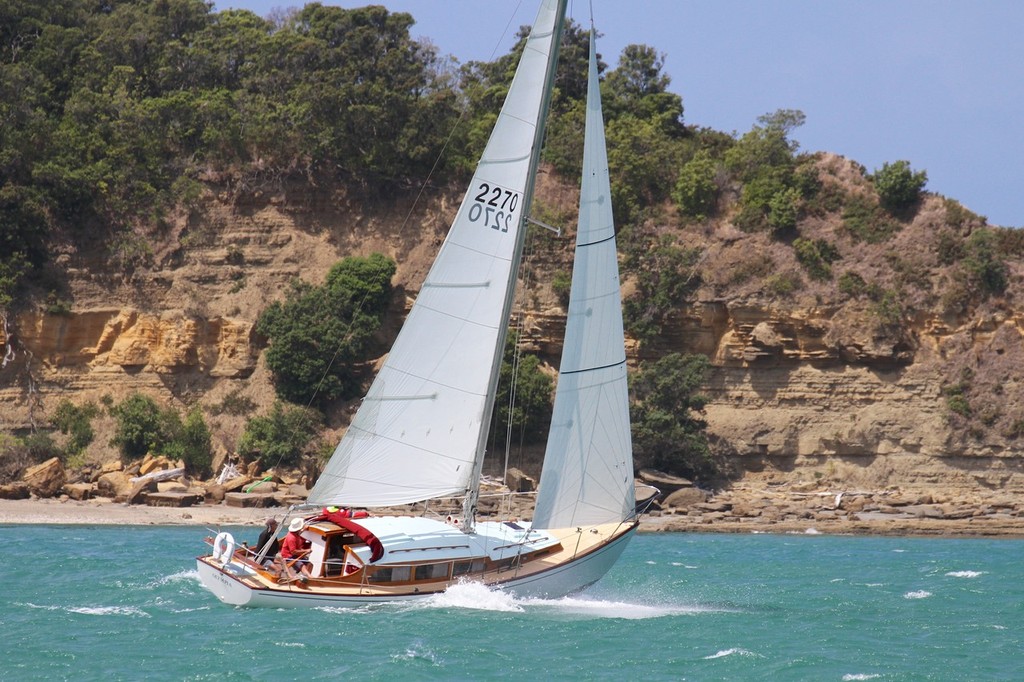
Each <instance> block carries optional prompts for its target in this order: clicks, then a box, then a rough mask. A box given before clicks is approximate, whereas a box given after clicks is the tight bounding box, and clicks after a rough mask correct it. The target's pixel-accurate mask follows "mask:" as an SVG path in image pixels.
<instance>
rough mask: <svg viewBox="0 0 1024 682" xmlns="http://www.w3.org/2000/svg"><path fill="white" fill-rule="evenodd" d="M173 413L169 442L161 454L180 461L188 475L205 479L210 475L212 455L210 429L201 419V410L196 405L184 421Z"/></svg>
mask: <svg viewBox="0 0 1024 682" xmlns="http://www.w3.org/2000/svg"><path fill="white" fill-rule="evenodd" d="M177 416H178V415H177V412H174V413H173V417H174V419H173V420H171V423H173V422H175V421H176V422H177V423H176V424H174V428H173V434H171V440H170V442H169V443H167V444H166V445H165V446H164V447H163V454H164V455H166V456H167V457H170V458H171V459H174V460H181V461H182V462H183V463H184V464H185V470H186V471H188V472H189V473H190V474H194V475H196V476H200V477H205V476H208V475H210V464H211V462H212V460H213V454H212V452H211V450H210V429H209V428H208V427H207V426H206V420H205V419H203V411H202V409H201V408H200V407H199V406H198V405H196V406H195V407H193V408H192V409H191V410H189V413H188V414H187V415H185V419H184V421H180V420H178V419H177Z"/></svg>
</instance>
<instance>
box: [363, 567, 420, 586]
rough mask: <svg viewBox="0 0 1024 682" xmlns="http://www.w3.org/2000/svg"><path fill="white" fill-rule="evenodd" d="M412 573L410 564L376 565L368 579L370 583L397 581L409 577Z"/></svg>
mask: <svg viewBox="0 0 1024 682" xmlns="http://www.w3.org/2000/svg"><path fill="white" fill-rule="evenodd" d="M411 575H412V568H411V567H410V566H394V567H391V566H388V567H383V566H382V567H378V568H375V569H374V570H373V573H371V574H370V576H369V578H368V580H369V581H370V582H371V583H398V582H403V581H406V580H408V579H409V577H410V576H411Z"/></svg>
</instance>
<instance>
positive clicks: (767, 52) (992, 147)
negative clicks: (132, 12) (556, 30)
mask: <svg viewBox="0 0 1024 682" xmlns="http://www.w3.org/2000/svg"><path fill="white" fill-rule="evenodd" d="M215 1H216V6H215V9H217V10H222V9H228V8H232V7H234V8H245V9H250V10H252V11H254V12H255V13H257V14H259V15H261V16H266V15H267V14H269V13H270V11H271V10H272V9H274V8H288V7H295V6H302V5H303V4H305V3H304V2H303V1H302V0H298V1H294V0H293V1H289V0H215ZM323 4H326V5H339V6H342V7H358V6H362V5H365V4H370V3H366V2H350V1H342V0H325V1H324V2H323ZM377 4H383V5H385V6H386V7H388V9H390V10H391V11H396V12H397V11H402V12H409V13H410V14H411V15H412V16H413V17H414V18H415V19H416V25H415V26H413V29H412V33H413V37H414V38H429V39H430V41H431V42H433V43H434V44H435V45H436V46H437V47H438V48H439V50H440V52H441V53H442V54H450V55H452V56H454V57H455V58H457V59H458V60H459V61H460V62H466V61H469V60H474V59H491V58H493V57H494V56H497V55H501V54H504V53H505V52H507V51H508V50H509V49H510V48H511V46H512V44H513V37H514V35H515V31H516V29H517V28H518V27H519V26H520V25H523V24H530V23H532V21H533V16H534V14H535V13H536V8H537V4H538V3H537V2H536V1H535V0H378V2H377ZM589 7H590V3H588V2H583V1H581V0H570V1H569V11H570V14H571V15H572V16H573V17H574V18H575V19H576V20H577V21H578V22H580V23H581V24H583V25H584V26H586V25H589V15H590V9H589ZM593 12H594V22H595V25H596V26H597V29H598V31H600V32H601V33H603V34H604V36H603V38H602V39H601V40H600V42H599V43H598V51H599V52H600V53H601V55H602V57H603V59H604V61H605V62H607V63H608V64H609V65H610V66H612V67H614V66H615V65H616V64H617V62H618V57H619V54H620V53H621V51H622V48H623V47H624V46H626V45H628V44H631V43H642V44H646V45H650V46H652V47H654V48H655V49H657V50H658V51H659V52H662V53H664V54H665V72H666V73H668V74H669V75H670V76H671V78H672V86H671V89H672V90H673V91H675V92H677V93H679V94H680V95H682V97H683V105H684V107H685V114H684V117H685V120H686V122H687V123H688V124H695V125H701V126H708V127H710V128H714V129H716V130H723V131H726V132H733V131H736V132H739V133H743V132H746V131H747V130H749V129H750V128H751V126H752V125H753V124H754V123H755V122H756V120H757V117H758V116H761V115H762V114H765V113H770V112H773V111H776V110H777V109H800V110H802V111H803V112H804V113H805V114H806V115H807V122H806V124H805V125H804V126H803V127H801V128H799V129H797V130H796V131H795V132H794V133H793V137H794V138H795V139H796V140H797V141H798V142H799V143H800V146H801V149H803V150H804V151H830V152H836V153H838V154H842V155H844V156H847V157H849V158H851V159H854V160H855V161H858V162H860V163H861V164H863V165H864V166H865V167H867V169H868V171H869V172H871V171H873V170H875V169H878V168H881V166H882V164H883V163H884V162H886V161H896V160H899V159H906V160H907V161H909V162H910V164H911V166H912V168H913V169H914V170H925V171H927V172H928V185H927V189H929V190H931V191H934V192H938V193H941V194H944V195H946V196H948V197H951V198H954V199H957V200H959V201H960V202H961V203H963V204H964V205H965V206H966V207H967V208H969V209H970V210H972V211H974V212H975V213H979V214H981V215H984V216H987V217H988V219H989V222H990V223H991V224H993V225H1003V226H1008V227H1024V188H1022V184H1024V133H1022V130H1021V127H1022V125H1024V2H1022V1H1019V0H858V1H857V2H848V1H843V0H618V1H617V2H612V1H611V0H593Z"/></svg>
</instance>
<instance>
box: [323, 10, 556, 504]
mask: <svg viewBox="0 0 1024 682" xmlns="http://www.w3.org/2000/svg"><path fill="white" fill-rule="evenodd" d="M564 14H565V0H544V2H543V3H542V6H541V9H540V12H539V13H538V15H537V20H536V22H535V24H534V26H533V30H532V31H531V33H530V37H529V39H528V40H527V43H526V48H525V51H524V53H523V57H522V59H521V60H520V63H519V67H518V69H517V71H516V74H515V77H514V79H513V81H512V85H511V87H510V89H509V93H508V95H507V98H506V100H505V104H504V106H503V107H502V110H501V113H500V114H499V116H498V120H497V122H496V123H495V126H494V130H493V131H492V132H491V137H490V140H489V141H488V143H487V147H486V149H485V150H484V154H483V157H482V158H481V160H480V164H479V166H478V167H477V170H476V173H475V175H474V176H473V180H472V183H471V184H470V186H469V191H468V193H467V194H466V197H465V198H464V199H463V202H462V206H461V208H460V209H459V212H458V214H457V215H456V217H455V221H454V222H453V223H452V226H451V229H450V230H449V232H448V236H447V238H446V239H445V241H444V244H443V245H442V246H441V250H440V252H439V253H438V256H437V259H436V260H435V261H434V265H433V267H432V268H431V269H430V272H429V274H428V275H427V278H426V281H425V282H424V283H423V286H422V288H421V289H420V293H419V296H418V297H417V299H416V302H415V304H414V305H413V307H412V310H411V311H410V313H409V317H408V319H407V320H406V322H405V325H404V326H403V328H402V331H401V332H400V333H399V335H398V338H397V340H396V341H395V344H394V346H393V347H392V349H391V353H390V354H389V356H388V358H387V360H386V362H385V363H384V366H383V367H382V368H381V370H380V372H379V373H378V375H377V377H376V379H375V380H374V382H373V385H372V386H371V388H370V391H369V392H368V394H367V396H366V398H365V399H364V401H363V403H362V405H361V406H360V409H359V411H358V413H357V414H356V416H355V418H354V419H353V422H352V424H351V426H350V427H349V429H348V431H347V432H346V434H345V437H344V438H343V439H342V441H341V443H340V444H339V445H338V447H337V449H336V450H335V452H334V455H333V456H332V458H331V460H330V462H329V463H328V464H327V466H326V468H325V470H324V472H323V474H321V476H320V478H319V480H318V481H317V484H316V486H314V488H313V490H312V491H311V492H310V495H309V502H310V503H311V504H317V505H326V504H348V505H356V506H366V507H376V506H387V505H396V504H404V503H409V502H417V501H420V500H425V499H429V498H434V497H444V496H453V495H463V494H472V493H474V491H475V487H476V485H477V482H478V481H477V479H478V478H479V468H480V466H481V461H482V456H483V446H484V442H485V439H486V434H485V433H484V432H485V431H486V429H487V426H488V422H489V419H490V414H491V410H492V407H493V401H494V387H495V383H496V381H497V373H498V368H499V366H500V361H501V357H502V350H503V346H504V339H505V336H506V333H507V328H508V318H509V312H510V309H511V300H512V289H513V286H514V284H515V279H516V275H517V270H518V267H519V259H520V255H521V251H522V232H523V230H524V229H525V225H524V221H523V215H524V212H525V211H526V210H528V207H529V201H530V197H531V194H532V175H533V171H534V169H535V166H536V156H537V154H538V148H539V145H540V139H539V138H540V134H541V131H542V130H543V115H544V113H545V108H546V106H547V98H548V96H549V89H550V88H549V78H551V77H553V70H554V60H555V58H556V56H557V48H558V42H559V40H560V37H561V26H562V19H563V17H564Z"/></svg>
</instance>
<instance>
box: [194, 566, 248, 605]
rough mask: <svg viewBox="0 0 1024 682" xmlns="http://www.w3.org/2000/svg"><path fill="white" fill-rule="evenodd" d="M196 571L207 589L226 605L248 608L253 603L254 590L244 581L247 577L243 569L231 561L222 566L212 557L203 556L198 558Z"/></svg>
mask: <svg viewBox="0 0 1024 682" xmlns="http://www.w3.org/2000/svg"><path fill="white" fill-rule="evenodd" d="M196 569H197V570H198V571H199V580H200V581H202V583H203V585H204V586H205V587H206V589H208V590H210V592H213V594H214V595H216V597H217V598H218V599H220V600H221V601H222V602H224V603H225V604H232V605H234V606H246V605H247V604H249V602H250V601H252V596H253V590H252V588H251V587H249V586H248V585H246V584H245V583H244V582H243V581H242V578H243V577H245V571H244V570H243V567H240V566H237V565H235V564H234V562H230V561H229V562H227V563H226V564H221V563H220V562H219V561H217V560H215V559H214V558H213V557H211V556H201V557H197V558H196Z"/></svg>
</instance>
